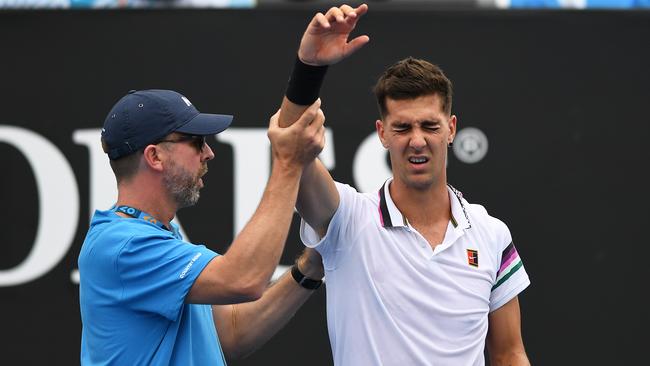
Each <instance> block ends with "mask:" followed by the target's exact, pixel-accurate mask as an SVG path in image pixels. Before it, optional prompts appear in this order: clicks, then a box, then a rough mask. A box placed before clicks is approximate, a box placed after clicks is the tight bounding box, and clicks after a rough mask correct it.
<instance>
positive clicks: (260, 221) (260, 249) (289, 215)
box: [223, 165, 301, 295]
mask: <svg viewBox="0 0 650 366" xmlns="http://www.w3.org/2000/svg"><path fill="white" fill-rule="evenodd" d="M300 174H301V169H296V168H289V169H287V168H284V167H280V166H275V165H274V167H273V169H272V172H271V176H270V178H269V181H268V183H267V186H266V189H265V190H264V193H263V196H262V200H261V201H260V204H259V206H258V207H257V209H256V211H255V213H254V214H253V216H252V217H251V219H250V221H249V222H248V223H247V224H246V226H245V227H244V229H243V230H242V231H241V233H240V234H239V235H238V236H237V238H236V239H235V240H234V241H233V243H232V245H231V247H230V249H229V250H228V251H227V252H226V254H225V255H224V256H223V257H224V258H223V259H225V260H226V261H227V262H228V265H232V266H233V270H234V272H233V273H234V274H235V276H237V277H239V280H241V281H242V282H243V283H255V284H256V286H257V287H259V291H260V295H261V292H262V291H263V290H264V288H265V287H266V285H267V283H268V280H269V278H270V277H271V275H272V274H273V271H274V270H275V268H276V266H277V264H278V262H279V260H280V256H281V254H282V250H283V248H284V243H285V241H286V239H287V234H288V230H289V226H290V225H291V220H292V219H293V207H294V203H295V201H296V197H297V194H298V187H299V179H300Z"/></svg>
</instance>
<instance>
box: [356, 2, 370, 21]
mask: <svg viewBox="0 0 650 366" xmlns="http://www.w3.org/2000/svg"><path fill="white" fill-rule="evenodd" d="M367 12H368V5H366V4H361V5H359V6H357V8H356V9H354V13H355V14H356V15H357V18H359V17H361V16H362V15H364V14H365V13H367Z"/></svg>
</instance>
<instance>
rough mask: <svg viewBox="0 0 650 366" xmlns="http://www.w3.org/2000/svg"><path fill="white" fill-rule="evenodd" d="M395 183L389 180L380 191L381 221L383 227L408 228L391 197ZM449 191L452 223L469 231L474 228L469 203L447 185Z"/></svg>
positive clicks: (406, 221) (457, 191)
mask: <svg viewBox="0 0 650 366" xmlns="http://www.w3.org/2000/svg"><path fill="white" fill-rule="evenodd" d="M392 181H393V178H389V179H388V180H387V181H386V182H384V184H383V185H382V186H381V188H380V189H379V192H378V194H379V220H380V221H381V225H382V226H383V227H386V228H388V227H400V226H408V220H407V219H406V217H405V216H404V215H402V213H401V212H400V210H399V209H398V208H397V206H395V202H393V198H392V197H391V196H390V190H389V189H388V187H389V186H390V183H391V182H392ZM447 191H448V192H449V201H450V202H451V223H452V224H453V225H454V227H460V228H462V229H469V228H471V227H472V224H471V223H470V221H469V216H468V215H467V209H466V207H465V206H466V205H467V204H468V203H467V201H465V200H464V199H463V194H462V193H461V192H460V191H459V190H457V189H456V188H454V187H452V186H451V185H449V184H448V185H447Z"/></svg>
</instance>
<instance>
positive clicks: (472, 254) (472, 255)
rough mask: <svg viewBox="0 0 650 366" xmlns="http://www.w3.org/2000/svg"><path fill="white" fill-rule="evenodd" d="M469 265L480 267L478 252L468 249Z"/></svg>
mask: <svg viewBox="0 0 650 366" xmlns="http://www.w3.org/2000/svg"><path fill="white" fill-rule="evenodd" d="M467 264H469V265H470V266H472V267H478V250H474V249H467Z"/></svg>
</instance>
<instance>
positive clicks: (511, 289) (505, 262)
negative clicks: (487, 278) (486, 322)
mask: <svg viewBox="0 0 650 366" xmlns="http://www.w3.org/2000/svg"><path fill="white" fill-rule="evenodd" d="M499 223H500V224H501V225H500V230H499V231H500V232H499V233H498V240H499V249H500V254H499V257H498V258H497V261H496V263H498V264H499V266H498V268H497V270H496V277H495V280H494V285H493V286H492V291H491V294H490V312H492V311H494V310H496V309H498V308H500V307H501V306H503V305H504V304H506V303H507V302H508V301H510V300H512V299H513V298H514V297H515V296H517V295H518V294H519V293H520V292H522V291H523V290H524V289H525V288H526V287H528V285H530V279H529V278H528V274H527V273H526V269H525V268H524V264H523V261H522V260H521V257H520V256H519V252H518V251H517V248H516V247H515V245H514V243H513V242H512V237H511V235H510V230H509V229H508V227H507V226H506V225H505V224H504V223H502V222H499Z"/></svg>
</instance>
